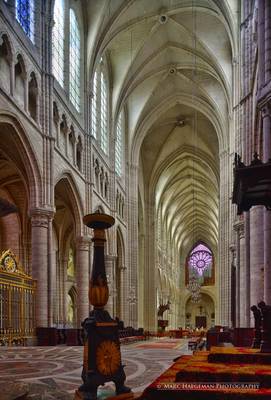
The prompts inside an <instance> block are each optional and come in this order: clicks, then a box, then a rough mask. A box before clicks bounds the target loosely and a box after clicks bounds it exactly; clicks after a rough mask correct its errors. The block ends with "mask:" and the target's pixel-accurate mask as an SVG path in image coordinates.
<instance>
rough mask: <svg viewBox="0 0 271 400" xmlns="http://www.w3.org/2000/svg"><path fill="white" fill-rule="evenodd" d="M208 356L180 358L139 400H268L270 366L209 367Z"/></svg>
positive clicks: (215, 364) (204, 353) (225, 365)
mask: <svg viewBox="0 0 271 400" xmlns="http://www.w3.org/2000/svg"><path fill="white" fill-rule="evenodd" d="M208 355H209V352H206V351H205V352H203V351H202V352H196V353H195V355H193V356H182V357H181V358H180V359H179V360H178V361H177V362H175V363H174V364H173V365H172V366H171V367H170V368H169V369H168V370H167V371H165V372H164V373H163V374H162V375H160V376H159V377H158V378H157V379H156V380H155V381H154V382H153V383H152V384H151V385H150V386H149V387H147V388H146V389H145V391H144V392H143V394H142V397H141V399H142V400H175V399H178V400H244V399H246V400H248V399H254V400H258V399H269V400H270V399H271V366H270V365H261V364H229V365H227V364H224V363H223V364H222V363H209V362H208Z"/></svg>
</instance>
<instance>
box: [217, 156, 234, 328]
mask: <svg viewBox="0 0 271 400" xmlns="http://www.w3.org/2000/svg"><path fill="white" fill-rule="evenodd" d="M229 164H230V157H229V152H228V150H227V149H225V150H223V151H221V153H220V188H219V189H220V202H219V243H218V249H219V253H218V254H219V260H218V273H219V275H218V276H219V302H220V304H219V306H220V307H219V311H220V313H219V318H218V319H219V321H220V324H221V325H225V326H230V310H231V308H230V304H231V274H230V271H231V265H230V257H229V255H230V254H229V253H230V251H229V245H230V232H229V227H230V224H231V208H230V203H229V197H230V191H231V187H230V183H231V178H230V175H229ZM231 226H232V225H231Z"/></svg>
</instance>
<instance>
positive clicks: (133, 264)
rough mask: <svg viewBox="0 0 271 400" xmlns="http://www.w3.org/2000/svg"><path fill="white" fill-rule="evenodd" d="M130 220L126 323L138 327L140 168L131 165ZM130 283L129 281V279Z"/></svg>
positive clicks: (125, 308) (125, 298) (125, 286)
mask: <svg viewBox="0 0 271 400" xmlns="http://www.w3.org/2000/svg"><path fill="white" fill-rule="evenodd" d="M126 209H127V219H128V243H129V248H128V254H129V256H128V271H127V272H128V274H129V277H128V276H127V275H128V274H127V273H126V274H125V276H124V278H125V282H124V291H125V293H124V296H125V297H124V299H123V300H124V303H125V305H124V321H125V323H126V324H127V322H128V323H129V325H131V326H133V327H134V328H136V327H137V323H138V316H137V298H138V286H137V279H138V166H137V165H133V164H130V165H129V192H128V196H127V207H126ZM127 278H128V279H129V281H127V280H128V279H127Z"/></svg>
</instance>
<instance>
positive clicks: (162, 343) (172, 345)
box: [136, 339, 184, 349]
mask: <svg viewBox="0 0 271 400" xmlns="http://www.w3.org/2000/svg"><path fill="white" fill-rule="evenodd" d="M183 343H184V340H182V339H159V340H157V342H154V341H152V342H151V343H146V342H145V343H140V344H137V345H136V347H137V348H139V349H178V348H179V347H180V346H182V345H183Z"/></svg>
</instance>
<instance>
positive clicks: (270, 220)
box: [262, 43, 271, 304]
mask: <svg viewBox="0 0 271 400" xmlns="http://www.w3.org/2000/svg"><path fill="white" fill-rule="evenodd" d="M270 45H271V43H270ZM262 116H263V162H268V161H269V160H270V159H271V109H270V105H269V104H266V105H265V106H264V107H263V109H262ZM263 230H264V300H265V302H266V303H267V304H271V211H270V210H267V209H264V223H263Z"/></svg>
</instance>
